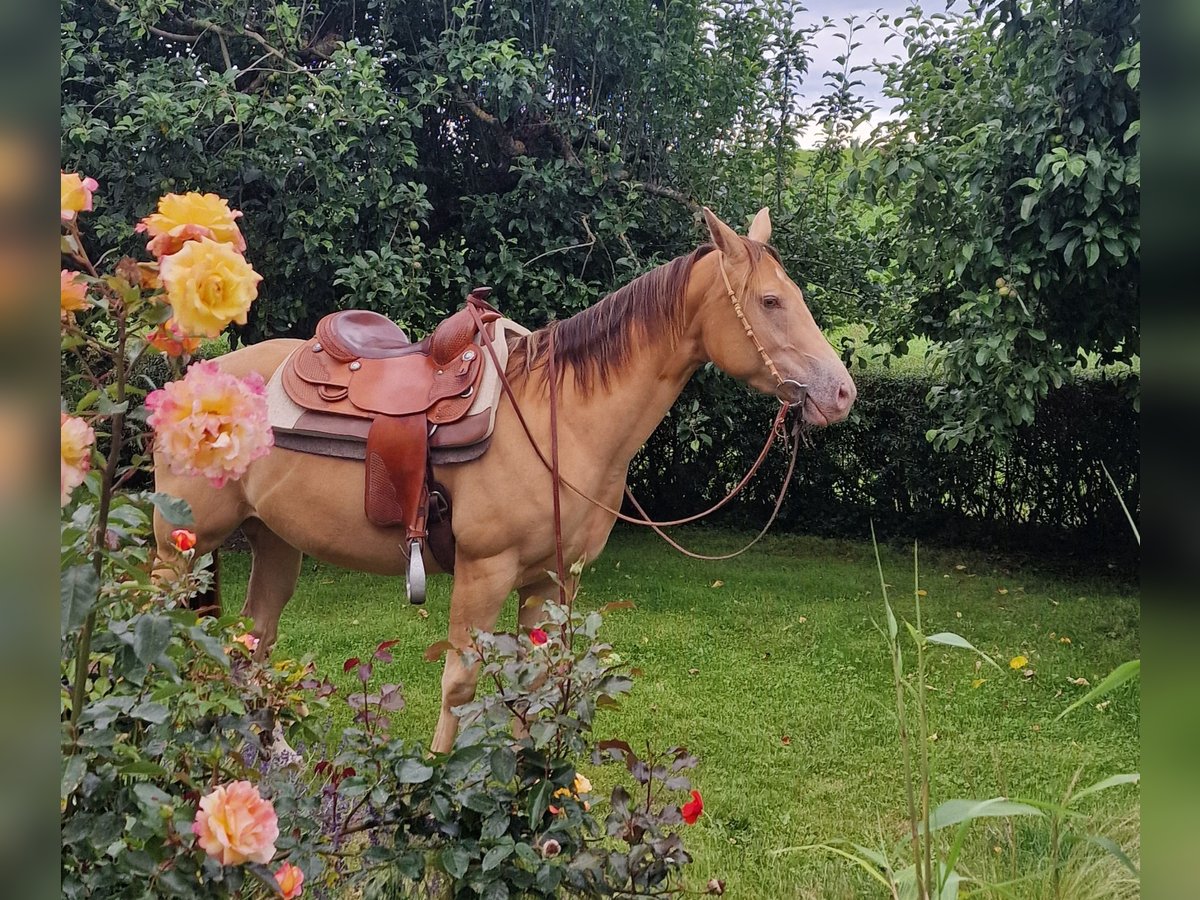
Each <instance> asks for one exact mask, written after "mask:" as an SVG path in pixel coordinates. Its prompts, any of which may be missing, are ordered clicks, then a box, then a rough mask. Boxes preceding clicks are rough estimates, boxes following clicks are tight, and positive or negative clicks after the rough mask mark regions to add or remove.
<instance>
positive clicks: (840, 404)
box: [836, 384, 854, 410]
mask: <svg viewBox="0 0 1200 900" xmlns="http://www.w3.org/2000/svg"><path fill="white" fill-rule="evenodd" d="M853 402H854V389H853V388H852V387H848V386H847V385H845V384H841V385H838V389H837V398H836V403H837V408H838V409H839V410H846V409H849V408H850V404H851V403H853Z"/></svg>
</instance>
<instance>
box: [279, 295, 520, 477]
mask: <svg viewBox="0 0 1200 900" xmlns="http://www.w3.org/2000/svg"><path fill="white" fill-rule="evenodd" d="M493 327H494V329H495V331H494V335H493V347H494V348H495V350H496V356H497V358H498V359H499V361H500V365H501V366H504V365H506V364H507V363H508V342H509V340H510V339H512V338H515V337H520V336H522V335H526V334H529V329H527V328H525V327H524V326H522V325H518V324H517V323H516V322H514V321H512V320H511V319H503V318H502V319H498V320H496V322H495V323H494V325H493ZM306 351H307V352H311V351H308V344H305V345H303V346H301V347H299V348H297V349H296V350H295V351H294V353H304V352H306ZM293 355H294V354H293ZM481 355H482V359H483V362H482V365H483V375H482V377H481V378H480V380H479V387H478V389H477V390H476V392H475V395H474V397H472V398H471V399H472V402H471V405H470V407H469V408H468V409H467V411H466V415H465V416H464V417H463V418H461V419H459V420H458V421H457V422H452V423H449V424H445V425H436V424H435V425H433V426H431V432H432V433H431V435H430V438H429V447H430V452H431V454H432V456H433V462H434V463H435V464H438V465H441V464H448V463H454V462H467V461H469V460H471V459H475V458H476V457H477V456H479V455H481V454H482V453H483V451H484V450H485V449H486V448H487V443H486V442H487V441H488V440H489V439H490V437H491V434H492V429H493V428H494V427H495V424H496V408H497V407H498V406H499V402H500V393H501V385H500V375H499V372H497V370H496V366H495V364H494V363H493V362H492V356H491V354H490V353H488V352H487V351H486V350H483V351H482V354H481ZM289 360H290V357H289ZM288 368H289V366H288V361H285V362H284V363H283V364H282V365H281V366H279V368H278V369H276V370H275V373H274V374H273V375H272V376H271V378H270V380H269V381H268V382H267V415H268V419H269V421H270V423H271V428H272V429H273V430H274V432H275V442H276V445H277V446H280V447H283V448H284V449H288V450H297V451H299V452H302V453H315V454H317V455H320V456H334V457H341V458H347V459H366V443H367V433H368V432H369V431H370V429H371V420H370V419H366V418H361V417H359V416H351V415H334V414H329V413H318V412H313V411H312V410H307V409H305V408H304V407H302V406H300V405H299V404H297V403H296V402H295V401H293V400H292V398H291V397H289V396H288V393H287V390H286V388H285V387H284V384H283V373H284V372H285V370H287V369H288ZM475 448H478V451H479V452H478V453H473V452H472V450H473V449H475Z"/></svg>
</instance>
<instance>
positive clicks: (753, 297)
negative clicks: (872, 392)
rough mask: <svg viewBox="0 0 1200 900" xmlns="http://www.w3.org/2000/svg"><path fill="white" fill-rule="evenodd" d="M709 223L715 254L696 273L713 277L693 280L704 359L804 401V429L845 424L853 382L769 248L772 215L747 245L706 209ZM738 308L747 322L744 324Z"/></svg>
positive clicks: (759, 222) (758, 221)
mask: <svg viewBox="0 0 1200 900" xmlns="http://www.w3.org/2000/svg"><path fill="white" fill-rule="evenodd" d="M704 218H705V221H706V222H707V223H708V230H709V233H710V234H711V235H712V242H713V245H714V247H715V248H716V249H715V251H714V252H712V253H709V254H708V255H707V256H705V257H702V258H701V259H700V260H699V261H698V262H697V264H696V265H697V269H696V271H697V273H698V272H699V271H700V270H701V267H702V266H703V267H704V271H705V272H706V274H707V273H711V277H709V278H704V279H699V280H698V279H695V278H693V282H694V283H697V282H698V283H700V284H704V285H705V286H704V287H703V296H702V297H701V298H700V306H699V308H697V309H695V310H694V318H693V322H694V323H695V324H697V325H698V326H699V333H698V335H697V339H698V340H699V342H700V345H701V346H700V352H701V353H702V355H703V356H704V358H705V359H707V360H711V361H712V362H713V363H715V364H716V365H717V367H718V368H720V369H721V370H722V371H724V372H726V373H728V374H729V375H732V376H733V377H735V378H737V379H740V380H741V381H745V382H746V383H747V384H749V385H750V386H751V387H753V388H756V389H758V390H760V391H762V392H763V393H767V394H776V395H777V396H779V398H780V399H781V400H786V401H788V402H796V401H800V400H802V402H803V404H804V407H803V413H804V420H805V421H806V422H811V423H812V424H814V425H832V424H833V423H834V422H840V421H841V420H842V419H844V418H846V416H847V415H848V414H849V412H850V407H851V405H853V403H854V398H855V396H856V395H857V393H858V391H857V389H856V388H855V386H854V380H853V379H852V378H851V377H850V373H849V372H847V371H846V367H845V366H844V365H843V364H842V361H841V359H840V358H839V357H838V355H837V353H836V352H834V349H833V347H831V346H830V345H829V342H828V341H826V340H825V337H824V335H822V334H821V329H820V328H818V327H817V323H816V322H815V321H814V320H813V317H812V313H811V312H809V311H808V306H807V305H806V304H805V302H804V294H803V293H802V292H801V290H800V288H799V287H797V286H796V283H795V282H794V281H792V279H791V278H789V277H788V274H787V272H785V271H784V270H783V266H782V265H780V264H779V260H778V257H777V256H776V254H775V252H774V250H773V249H771V248H770V247H769V246H768V245H767V241H768V240H770V237H771V217H770V215H769V214H768V212H767V210H766V209H765V208H764V209H762V210H760V211H759V213H758V215H756V216H755V217H754V222H753V224H751V226H750V233H749V236H748V237H746V238H743V237H740V236H738V235H737V234H736V233H735V232H734V230H733V229H732V228H730V227H729V226H728V225H726V224H725V223H724V222H722V221H721V220H720V219H718V218H717V217H716V216H715V215H714V214H713V213H712V211H711V210H709V209H708V208H707V207H705V209H704ZM722 270H724V274H722ZM730 291H732V293H733V298H731V297H730ZM734 298H736V300H735V299H734ZM739 306H740V309H741V312H742V315H743V317H744V321H742V320H739V317H738V312H737V310H738V307H739ZM760 347H761V351H760ZM764 355H765V357H766V358H765V359H764ZM772 365H773V366H774V368H775V372H777V373H778V377H777V376H776V374H775V372H772V369H771V367H772ZM781 380H782V381H783V384H782V385H781V384H780V381H781Z"/></svg>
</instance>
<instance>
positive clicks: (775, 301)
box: [762, 294, 783, 309]
mask: <svg viewBox="0 0 1200 900" xmlns="http://www.w3.org/2000/svg"><path fill="white" fill-rule="evenodd" d="M762 305H763V306H764V307H765V308H767V309H779V307H781V306H783V303H782V302H781V301H780V299H779V298H778V297H776V296H775V295H774V294H767V295H766V296H765V297H763V298H762Z"/></svg>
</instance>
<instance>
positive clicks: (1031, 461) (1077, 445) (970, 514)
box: [630, 372, 1141, 555]
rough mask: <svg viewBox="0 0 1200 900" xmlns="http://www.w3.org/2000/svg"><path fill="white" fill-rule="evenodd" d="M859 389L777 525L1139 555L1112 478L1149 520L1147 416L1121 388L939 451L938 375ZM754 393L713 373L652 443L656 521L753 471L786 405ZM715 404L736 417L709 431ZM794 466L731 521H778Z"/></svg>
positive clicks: (1062, 400) (1063, 402)
mask: <svg viewBox="0 0 1200 900" xmlns="http://www.w3.org/2000/svg"><path fill="white" fill-rule="evenodd" d="M855 380H856V382H857V384H858V388H859V395H858V402H857V404H856V405H855V409H854V413H853V415H852V419H851V420H850V421H848V422H846V423H843V424H841V425H838V426H836V427H833V428H828V429H821V430H815V431H812V432H809V433H808V434H809V439H810V441H811V445H810V446H807V447H802V448H801V451H800V456H799V459H798V461H797V465H796V474H795V480H794V482H793V484H792V487H791V489H790V491H789V493H788V497H787V501H786V502H785V504H784V507H783V509H782V511H781V513H780V518H779V522H778V524H777V526H776V528H777V529H778V530H780V531H795V532H804V533H810V534H821V535H827V536H839V537H852V538H859V539H861V538H863V537H864V536H866V535H867V534H869V530H870V524H871V522H872V521H874V524H875V529H876V531H877V533H878V534H879V535H880V537H881V538H887V539H894V538H914V537H917V538H925V539H935V540H938V541H940V542H947V543H955V544H969V545H976V546H986V547H1006V548H1010V549H1016V548H1033V547H1036V548H1039V549H1046V550H1057V551H1095V550H1111V551H1113V552H1115V553H1121V554H1123V555H1129V554H1130V553H1131V552H1132V546H1133V540H1132V535H1131V532H1130V530H1129V524H1128V522H1127V520H1126V518H1125V514H1124V513H1123V512H1122V510H1121V506H1120V504H1119V503H1118V501H1117V499H1116V497H1115V495H1114V494H1113V491H1112V489H1111V487H1110V486H1109V485H1108V483H1107V480H1106V478H1105V476H1104V472H1103V470H1102V469H1101V463H1103V464H1104V465H1105V466H1107V468H1108V470H1109V472H1110V473H1111V474H1112V476H1113V478H1114V480H1115V481H1116V483H1117V485H1118V486H1119V488H1120V490H1121V492H1122V496H1123V497H1124V498H1125V501H1126V503H1127V504H1128V505H1129V508H1130V510H1131V512H1132V513H1133V515H1134V518H1135V520H1136V519H1137V517H1138V510H1139V506H1140V477H1139V475H1140V472H1139V470H1140V464H1141V461H1140V445H1139V416H1138V413H1137V412H1136V411H1135V409H1134V408H1133V405H1132V403H1131V401H1130V399H1129V396H1128V394H1127V392H1124V391H1123V390H1122V385H1121V384H1120V382H1117V381H1113V380H1110V379H1102V378H1099V377H1081V378H1079V379H1077V380H1075V381H1074V382H1072V383H1069V384H1067V385H1064V386H1063V387H1062V388H1061V389H1059V390H1057V391H1054V392H1052V393H1051V395H1050V396H1049V397H1048V398H1047V399H1046V400H1045V401H1044V402H1043V403H1042V405H1041V406H1040V407H1039V410H1038V414H1037V421H1036V423H1035V424H1034V425H1033V426H1031V427H1027V428H1025V429H1023V430H1021V431H1020V432H1018V434H1017V435H1016V437H1015V439H1014V441H1013V443H1012V445H1011V447H1010V448H1009V449H1008V450H1007V451H1005V452H997V451H995V450H992V449H990V448H988V447H985V446H982V445H974V446H963V445H960V446H958V447H957V448H956V449H955V450H953V451H950V452H935V451H934V450H933V448H932V447H931V445H930V444H929V443H928V441H927V440H926V438H925V434H926V431H927V430H928V429H929V428H931V427H933V425H934V424H935V423H934V420H933V418H932V416H931V414H930V413H929V411H928V409H927V407H926V405H925V396H926V394H927V393H928V391H929V387H930V382H929V380H928V377H927V376H923V375H911V374H905V375H899V374H892V373H887V372H865V373H858V374H856V376H855ZM741 390H742V389H741V388H738V387H737V386H734V385H731V384H729V383H728V379H721V380H720V381H717V380H716V379H713V378H711V377H702V378H701V379H699V383H698V384H694V385H693V386H692V387H690V388H689V391H688V393H687V395H685V398H684V402H683V403H681V404H680V405H679V406H677V407H676V409H675V410H674V411H673V412H672V414H671V415H670V416H669V417H668V419H667V420H666V422H665V423H664V424H663V426H661V427H660V428H659V429H658V431H657V432H655V434H654V435H653V436H652V437H651V439H650V441H649V443H648V444H647V447H646V449H645V450H644V451H643V453H642V454H641V455H640V456H639V457H638V458H637V459H636V460H635V461H634V465H633V467H632V471H631V478H630V481H631V485H632V486H633V488H634V491H635V494H636V495H637V496H638V498H639V500H640V501H641V502H642V503H643V504H644V505H645V506H646V508H647V509H648V510H649V511H650V512H651V514H653V515H656V516H660V517H671V518H675V517H677V516H680V515H685V514H688V513H691V512H695V511H697V510H699V509H702V508H705V507H706V506H707V505H709V504H711V503H713V502H715V501H716V500H717V499H719V498H720V497H721V496H723V495H724V493H725V492H726V490H728V488H729V487H730V486H731V485H732V484H733V483H735V482H736V481H737V480H738V479H739V478H740V477H741V475H742V474H743V473H744V472H745V471H746V470H747V469H748V468H749V466H750V465H751V464H752V462H753V459H754V456H755V455H756V454H757V452H758V450H759V448H760V447H761V442H762V439H763V437H764V435H765V428H766V424H767V423H768V422H769V421H770V418H771V414H772V411H773V409H774V404H773V402H772V401H770V400H768V399H759V398H748V397H746V396H745V395H744V394H742V395H740V396H739V395H738V394H737V393H736V392H738V391H741ZM702 398H706V399H702ZM693 400H697V401H700V404H699V409H698V410H695V409H694V404H693V403H692V401H693ZM706 409H714V410H715V409H721V410H726V411H728V410H733V412H732V414H727V415H726V414H722V415H717V414H715V413H714V414H713V415H712V417H711V418H710V419H709V420H708V421H705V422H699V424H697V423H698V421H699V420H700V419H701V418H702V417H703V415H704V414H705V410H706ZM697 432H699V433H701V434H706V435H707V438H708V439H710V440H711V443H706V442H705V440H704V439H701V444H700V447H699V450H692V449H691V446H690V444H691V442H692V440H695V439H699V438H698V435H697ZM785 468H786V460H785V459H784V454H783V453H782V452H781V451H778V450H777V451H776V452H775V453H774V454H773V455H772V457H771V458H770V459H769V460H768V462H767V464H766V465H764V467H763V470H762V472H761V474H760V475H759V476H758V477H757V478H756V479H755V482H754V483H753V484H752V485H751V486H750V487H749V488H748V489H747V490H746V491H745V493H744V494H743V495H742V496H741V497H740V498H739V499H738V500H736V501H734V503H732V504H730V506H729V507H728V512H726V513H724V514H723V515H722V516H721V518H720V519H719V521H722V522H724V523H726V524H737V525H750V524H755V523H762V522H765V520H766V517H767V516H768V515H769V514H770V509H771V507H772V505H773V503H774V500H775V492H776V491H777V489H778V486H779V484H780V482H781V481H782V477H783V473H784V471H785Z"/></svg>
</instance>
